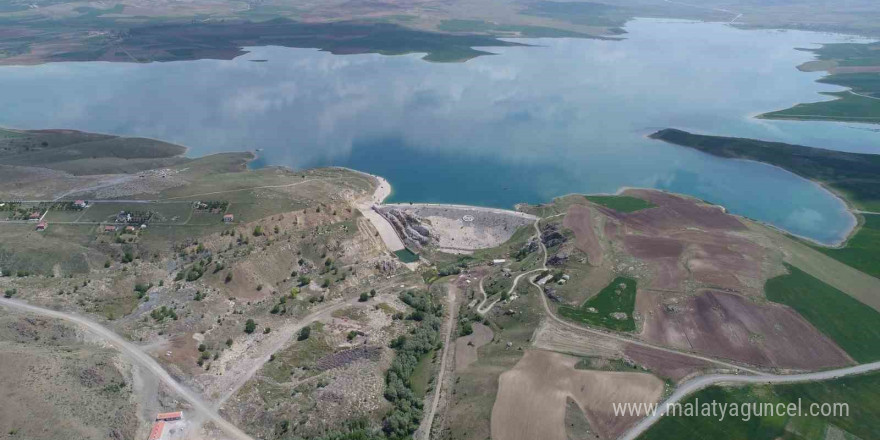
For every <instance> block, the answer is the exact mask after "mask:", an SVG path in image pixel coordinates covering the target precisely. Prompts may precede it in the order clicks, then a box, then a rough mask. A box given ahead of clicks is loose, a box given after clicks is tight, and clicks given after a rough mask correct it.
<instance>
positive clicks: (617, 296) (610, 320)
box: [559, 277, 636, 331]
mask: <svg viewBox="0 0 880 440" xmlns="http://www.w3.org/2000/svg"><path fill="white" fill-rule="evenodd" d="M621 284H624V285H625V287H624V288H622V289H621V288H620V285H621ZM635 305H636V280H634V279H632V278H627V277H617V278H615V279H614V281H612V282H611V284H609V285H608V286H606V287H605V288H604V289H602V291H600V292H599V294H598V295H596V296H594V297H592V298H590V299H588V300H587V301H586V302H584V303H583V304H582V305H581V306H580V307H571V306H561V307H559V314H560V315H562V316H564V317H565V318H568V319H571V320H573V321H578V322H583V323H586V324H590V325H597V326H600V327H605V328H609V329H611V330H618V331H633V330H635V329H636V323H635V321H634V320H633V317H632V313H633V309H634V308H635ZM590 307H592V308H595V309H596V311H595V312H591V311H588V309H589V308H590ZM615 312H623V313H626V318H625V319H615V318H614V317H612V316H611V314H612V313H615Z"/></svg>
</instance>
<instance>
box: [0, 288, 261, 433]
mask: <svg viewBox="0 0 880 440" xmlns="http://www.w3.org/2000/svg"><path fill="white" fill-rule="evenodd" d="M0 306H3V307H6V308H8V309H11V310H14V311H18V312H26V313H33V314H35V315H41V316H47V317H50V318H55V319H61V320H64V321H68V322H72V323H74V324H77V325H79V326H81V327H84V328H85V329H86V330H87V331H89V332H90V333H92V334H94V335H96V336H98V337H99V338H101V339H103V340H105V341H106V342H108V343H109V344H111V345H113V346H114V347H116V348H117V349H118V350H119V351H120V352H122V354H123V355H125V356H126V357H127V358H129V359H130V360H131V361H132V362H134V363H136V364H138V365H140V366H141V367H143V368H145V369H146V370H148V371H150V372H151V373H153V374H154V375H156V377H157V378H158V379H159V380H160V381H162V382H163V383H165V385H167V386H168V387H169V388H171V389H172V390H174V391H175V392H176V393H177V394H178V395H179V396H180V397H182V398H183V399H184V400H186V401H187V402H189V403H190V405H192V409H193V411H195V412H196V413H198V414H199V415H201V416H203V417H204V418H205V419H206V420H210V421H212V422H214V423H215V424H216V425H217V426H218V427H219V428H220V429H221V430H223V431H224V432H225V433H226V434H227V435H229V437H231V438H233V439H238V440H254V439H253V438H252V437H251V436H249V435H247V434H246V433H245V432H244V431H242V430H240V429H238V427H236V426H235V425H233V424H232V423H229V422H227V421H226V419H224V418H223V417H221V416H220V414H218V413H217V411H215V410H214V409H213V408H212V407H211V405H209V404H208V403H207V402H205V401H204V400H202V397H201V396H199V395H198V394H197V393H196V392H194V391H192V390H190V389H189V388H188V387H186V386H185V385H183V384H181V383H180V382H178V381H177V380H176V379H174V378H173V377H171V375H170V374H168V372H167V371H165V369H164V368H162V366H161V365H159V363H158V362H156V360H155V359H153V358H152V357H150V355H148V354H146V353H144V352H143V351H142V350H141V349H140V348H139V347H138V346H136V345H134V344H132V343H131V342H128V341H126V340H125V339H123V338H122V337H121V336H119V335H117V334H116V333H114V332H113V331H111V330H110V329H108V328H106V327H104V326H102V325H101V324H98V323H97V322H94V321H92V320H89V319H87V318H84V317H82V316H79V315H75V314H72V313H65V312H59V311H56V310H51V309H45V308H43V307H38V306H33V305H30V304H26V303H23V302H20V301H15V300H11V299H6V298H0Z"/></svg>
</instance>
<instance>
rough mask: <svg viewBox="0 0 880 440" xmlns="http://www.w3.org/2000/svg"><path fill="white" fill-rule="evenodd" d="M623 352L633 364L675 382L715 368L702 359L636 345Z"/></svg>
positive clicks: (627, 347)
mask: <svg viewBox="0 0 880 440" xmlns="http://www.w3.org/2000/svg"><path fill="white" fill-rule="evenodd" d="M623 352H624V355H625V356H626V357H627V358H629V359H631V360H632V361H633V362H635V363H637V364H640V365H644V366H645V367H647V368H649V369H650V370H651V371H652V372H654V373H655V374H657V375H659V376H661V377H667V378H669V379H672V380H674V381H679V380H681V379H684V378H685V377H687V376H689V375H691V374H693V373H696V372H699V371H705V370H707V369H711V368H713V365H712V364H710V363H708V362H706V361H702V360H700V359H694V358H692V357H688V356H684V355H680V354H676V353H670V352H668V351H662V350H655V349H652V348H649V347H644V346H641V345H636V344H629V345H627V346H626V348H625V349H624V351H623Z"/></svg>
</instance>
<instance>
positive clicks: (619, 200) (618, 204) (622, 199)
mask: <svg viewBox="0 0 880 440" xmlns="http://www.w3.org/2000/svg"><path fill="white" fill-rule="evenodd" d="M584 197H585V198H586V199H587V200H589V201H591V202H593V203H595V204H597V205H602V206H604V207H606V208H611V209H613V210H615V211H618V212H635V211H641V210H642V209H648V208H653V207H655V206H657V205H655V204H653V203H651V202H648V201H646V200H642V199H639V198H636V197H630V196H584Z"/></svg>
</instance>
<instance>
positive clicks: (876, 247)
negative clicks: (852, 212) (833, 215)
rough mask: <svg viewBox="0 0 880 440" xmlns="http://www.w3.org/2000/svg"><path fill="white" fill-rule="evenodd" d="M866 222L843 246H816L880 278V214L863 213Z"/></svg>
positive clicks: (836, 258) (823, 251)
mask: <svg viewBox="0 0 880 440" xmlns="http://www.w3.org/2000/svg"><path fill="white" fill-rule="evenodd" d="M862 215H863V216H864V217H865V223H864V224H863V225H862V226H861V227H860V228H859V230H858V232H856V234H855V235H854V236H853V237H852V238H850V239H849V241H847V242H846V246H844V247H842V248H839V249H838V248H827V247H823V246H814V248H815V249H816V250H818V251H819V252H822V253H823V254H825V255H828V256H829V257H831V258H834V259H835V260H838V261H840V262H843V263H845V264H847V265H849V266H851V267H854V268H856V269H858V270H860V271H862V272H864V273H866V274H868V275H871V276H873V277H874V278H878V279H880V214H862ZM878 282H880V281H878Z"/></svg>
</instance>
